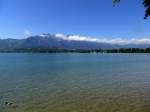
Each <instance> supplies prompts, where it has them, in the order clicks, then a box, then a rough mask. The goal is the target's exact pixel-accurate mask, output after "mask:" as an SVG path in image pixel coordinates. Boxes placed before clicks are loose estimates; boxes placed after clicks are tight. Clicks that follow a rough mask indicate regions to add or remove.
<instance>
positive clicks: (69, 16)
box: [0, 0, 150, 39]
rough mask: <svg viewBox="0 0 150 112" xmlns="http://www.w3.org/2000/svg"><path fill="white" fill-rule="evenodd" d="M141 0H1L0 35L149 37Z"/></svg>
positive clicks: (148, 27)
mask: <svg viewBox="0 0 150 112" xmlns="http://www.w3.org/2000/svg"><path fill="white" fill-rule="evenodd" d="M141 2H142V0H122V2H121V3H120V4H119V5H118V6H117V7H113V5H112V0H0V38H25V37H27V36H28V35H31V34H32V35H37V34H42V33H52V34H55V33H63V34H77V35H83V36H92V37H97V38H108V39H111V38H125V39H130V38H145V37H146V38H147V37H150V31H149V29H150V18H148V19H147V20H144V19H143V17H144V7H143V5H142V4H141Z"/></svg>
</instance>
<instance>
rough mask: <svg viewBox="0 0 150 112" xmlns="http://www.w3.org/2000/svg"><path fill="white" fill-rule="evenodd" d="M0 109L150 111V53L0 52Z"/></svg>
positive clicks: (2, 111) (19, 111) (9, 111)
mask: <svg viewBox="0 0 150 112" xmlns="http://www.w3.org/2000/svg"><path fill="white" fill-rule="evenodd" d="M6 102H9V103H12V104H6ZM0 112H150V54H78V53H74V54H72V53H66V54H63V53H60V54H57V53H56V54H32V53H31V54H25V53H24V54H21V53H20V54H13V53H10V54H9V53H8V54H7V53H6V54H4V53H3V54H0Z"/></svg>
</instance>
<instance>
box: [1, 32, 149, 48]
mask: <svg viewBox="0 0 150 112" xmlns="http://www.w3.org/2000/svg"><path fill="white" fill-rule="evenodd" d="M69 37H70V35H66V36H63V35H51V34H42V35H36V36H30V37H28V38H26V39H10V38H9V39H0V49H18V48H24V49H27V48H63V49H114V48H147V47H150V44H149V43H145V44H144V43H143V44H135V43H129V44H117V43H107V42H100V41H97V40H96V39H93V40H92V39H91V38H87V39H86V38H81V39H75V38H71V39H70V38H69ZM72 37H73V35H72ZM74 37H75V36H74ZM88 39H89V40H88Z"/></svg>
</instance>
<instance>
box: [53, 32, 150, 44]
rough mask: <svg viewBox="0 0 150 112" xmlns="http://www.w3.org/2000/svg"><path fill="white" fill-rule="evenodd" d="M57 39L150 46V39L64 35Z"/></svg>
mask: <svg viewBox="0 0 150 112" xmlns="http://www.w3.org/2000/svg"><path fill="white" fill-rule="evenodd" d="M55 36H56V37H57V38H61V39H64V40H73V41H90V42H98V43H109V44H118V45H127V44H150V38H131V39H123V38H114V39H108V38H92V37H86V36H79V35H69V36H66V35H64V34H60V33H59V34H56V35H55Z"/></svg>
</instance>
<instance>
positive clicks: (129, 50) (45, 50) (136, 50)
mask: <svg viewBox="0 0 150 112" xmlns="http://www.w3.org/2000/svg"><path fill="white" fill-rule="evenodd" d="M0 52H1V53H150V48H119V49H64V48H17V49H0Z"/></svg>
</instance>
